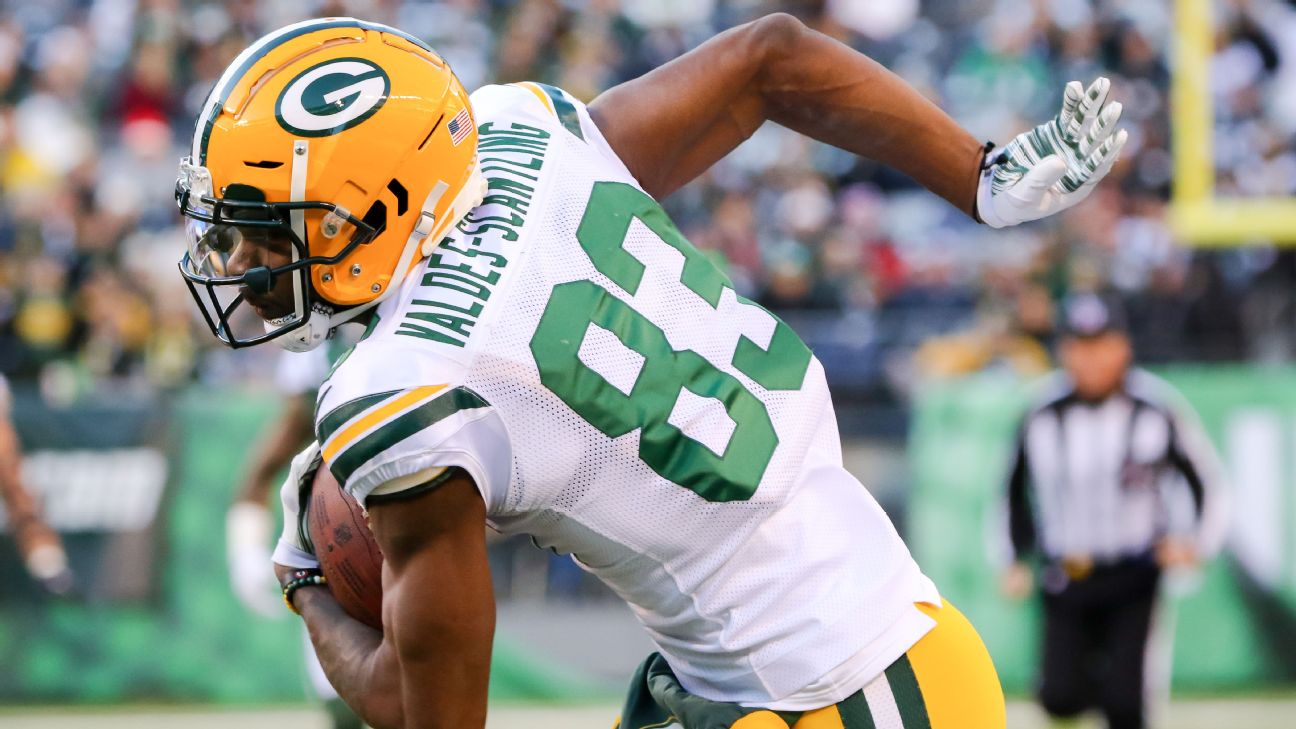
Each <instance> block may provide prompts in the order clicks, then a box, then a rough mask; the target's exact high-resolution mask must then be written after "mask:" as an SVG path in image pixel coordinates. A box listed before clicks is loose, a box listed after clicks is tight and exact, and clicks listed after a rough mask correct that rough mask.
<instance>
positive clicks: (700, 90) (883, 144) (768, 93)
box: [589, 13, 1126, 228]
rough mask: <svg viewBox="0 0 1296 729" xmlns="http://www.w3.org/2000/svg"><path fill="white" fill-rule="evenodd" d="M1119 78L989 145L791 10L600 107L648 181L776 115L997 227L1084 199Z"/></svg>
mask: <svg viewBox="0 0 1296 729" xmlns="http://www.w3.org/2000/svg"><path fill="white" fill-rule="evenodd" d="M1109 89H1110V83H1109V82H1108V81H1107V79H1104V78H1100V79H1098V80H1097V81H1095V82H1094V83H1093V84H1091V85H1090V86H1089V87H1088V88H1087V89H1086V88H1084V87H1083V86H1081V85H1080V83H1079V82H1076V81H1073V82H1071V83H1069V84H1067V87H1066V90H1065V93H1064V95H1063V100H1062V110H1061V111H1060V112H1059V113H1058V115H1057V116H1056V117H1054V118H1053V119H1050V120H1049V121H1046V122H1044V123H1043V124H1040V125H1039V126H1037V127H1036V128H1034V129H1032V130H1029V131H1027V132H1023V133H1022V134H1019V135H1017V137H1016V138H1014V139H1013V140H1012V141H1011V142H1009V143H1008V144H1007V145H1005V147H1004V150H1003V152H1002V153H999V154H996V155H995V157H994V159H993V160H992V162H993V163H992V164H991V165H989V167H988V169H987V170H985V171H984V172H983V170H982V165H983V163H985V162H986V161H987V160H986V159H985V154H984V147H983V146H982V145H981V144H980V143H978V142H977V140H976V139H974V138H973V137H972V135H970V134H968V133H967V131H965V130H964V129H963V128H962V127H960V126H959V125H958V124H957V123H956V122H955V121H954V120H953V119H951V118H950V117H949V115H947V114H946V113H945V112H943V111H941V110H940V108H938V107H937V106H936V105H935V104H933V103H931V102H930V101H928V100H927V99H925V98H924V97H923V96H922V95H921V94H919V93H918V92H917V91H916V90H915V89H914V88H913V87H911V86H910V85H909V84H907V83H905V82H904V81H903V80H901V79H900V77H898V76H896V75H895V74H893V73H891V72H890V71H888V70H887V69H885V68H883V67H882V66H880V65H878V64H877V63H875V62H873V61H872V60H871V59H869V58H868V57H867V56H864V55H863V54H860V53H857V52H856V51H854V50H852V49H851V48H849V47H847V46H845V45H843V44H841V43H838V42H837V41H835V40H833V39H831V38H829V37H828V36H825V35H823V34H821V33H817V32H815V31H813V30H810V29H809V28H807V27H805V26H804V25H802V24H801V22H800V21H798V20H796V19H795V18H793V17H792V16H790V15H785V14H781V13H779V14H774V15H768V16H766V17H764V18H761V19H760V20H757V21H754V22H751V23H748V24H746V25H742V26H739V27H737V28H734V29H732V30H729V31H726V32H724V33H721V34H720V35H718V36H716V37H715V38H712V39H711V40H709V41H707V42H706V43H703V44H702V45H700V46H698V47H697V48H696V49H694V50H692V51H690V52H688V53H686V54H684V55H683V56H680V57H679V58H677V59H675V60H674V61H671V62H670V63H668V64H666V65H664V66H662V67H661V68H658V69H655V70H653V71H652V72H650V73H647V74H645V75H644V76H642V77H640V78H637V79H634V80H632V81H627V82H626V83H623V84H621V85H619V86H616V87H614V88H612V89H609V90H608V91H607V92H605V93H603V94H602V95H600V96H599V97H598V98H597V99H594V101H593V102H592V103H591V104H590V106H589V110H590V115H591V117H592V118H593V119H594V122H595V123H596V124H597V125H598V127H599V130H600V131H602V132H603V136H604V137H605V138H606V139H607V140H608V144H610V145H611V146H612V149H613V151H615V152H616V153H617V156H619V157H620V158H621V160H622V161H623V162H625V165H626V167H627V168H629V170H630V172H631V173H632V174H633V175H634V176H635V178H636V179H637V180H638V181H639V184H640V185H642V186H643V188H644V189H645V190H647V191H648V193H649V194H650V195H653V196H654V197H662V196H665V195H669V194H670V193H671V192H674V191H675V190H677V189H678V188H680V187H681V186H683V185H684V184H686V183H687V182H689V181H690V180H692V179H693V178H694V177H697V176H698V175H699V174H701V173H702V172H703V171H705V170H706V169H707V168H708V167H710V166H711V165H712V164H715V162H716V161H718V160H719V159H720V158H721V157H724V156H725V155H726V154H728V153H729V152H731V151H732V150H733V149H734V148H735V147H737V146H738V145H739V144H740V143H742V141H743V140H745V139H747V138H748V137H750V136H751V135H752V133H753V132H755V131H756V129H757V128H759V127H760V125H761V124H763V123H764V122H766V121H773V122H777V123H779V124H782V125H783V126H785V127H788V128H789V129H792V130H795V131H797V132H800V133H802V134H804V135H806V136H808V137H811V138H813V139H817V140H819V141H821V142H825V143H827V144H831V145H833V146H836V147H840V148H841V149H844V150H847V151H849V152H854V153H855V154H857V155H860V156H861V157H867V158H869V159H872V160H876V161H878V162H881V163H883V164H885V165H888V166H889V167H893V168H895V169H897V170H900V171H901V172H904V173H905V174H907V175H909V176H910V177H912V178H913V179H915V180H917V181H918V182H919V183H920V184H921V185H923V186H924V187H926V188H927V189H928V190H931V191H932V192H934V193H936V194H937V195H940V196H941V197H943V198H945V199H946V200H948V201H949V202H950V203H952V204H953V205H954V206H955V207H957V208H958V209H960V210H962V211H963V212H965V213H967V214H968V215H971V216H973V217H975V218H977V219H978V220H980V221H983V222H985V223H987V224H988V225H990V226H992V227H995V228H1002V227H1005V226H1010V225H1017V224H1018V223H1023V222H1026V221H1029V220H1037V219H1039V218H1042V217H1045V216H1048V215H1053V214H1055V213H1058V212H1061V211H1062V210H1065V209H1067V208H1069V207H1071V206H1073V205H1076V204H1078V203H1079V202H1080V201H1082V200H1084V199H1085V197H1086V196H1088V195H1089V193H1090V192H1091V191H1092V190H1093V188H1094V186H1095V185H1096V184H1097V183H1098V181H1099V180H1101V179H1102V178H1103V177H1104V176H1105V175H1106V174H1107V172H1108V171H1109V170H1110V169H1111V167H1112V165H1113V164H1114V163H1115V161H1116V158H1117V157H1119V156H1120V150H1121V147H1122V146H1123V145H1124V143H1125V139H1126V133H1125V132H1124V131H1120V132H1116V131H1115V130H1116V122H1117V121H1118V120H1119V119H1120V114H1121V106H1120V104H1119V103H1116V102H1112V103H1107V102H1108V99H1107V92H1108V90H1109Z"/></svg>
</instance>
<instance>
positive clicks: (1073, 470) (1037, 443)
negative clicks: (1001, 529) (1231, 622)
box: [1008, 369, 1225, 563]
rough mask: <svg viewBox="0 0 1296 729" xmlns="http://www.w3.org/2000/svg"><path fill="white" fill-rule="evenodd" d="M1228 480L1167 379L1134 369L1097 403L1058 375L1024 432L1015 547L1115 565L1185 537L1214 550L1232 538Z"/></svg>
mask: <svg viewBox="0 0 1296 729" xmlns="http://www.w3.org/2000/svg"><path fill="white" fill-rule="evenodd" d="M1220 479H1221V469H1220V467H1219V464H1218V459H1217V457H1216V455H1215V452H1214V449H1213V448H1212V447H1211V445H1210V442H1209V441H1208V440H1207V439H1206V436H1205V434H1204V432H1203V431H1202V429H1201V427H1200V425H1199V423H1198V421H1197V418H1196V415H1195V413H1193V412H1192V410H1191V409H1190V408H1189V407H1188V406H1187V404H1186V403H1185V402H1184V400H1183V398H1182V396H1180V395H1179V393H1178V392H1177V391H1176V390H1174V388H1172V387H1171V386H1170V385H1169V384H1168V383H1166V382H1165V381H1163V380H1161V379H1159V378H1157V377H1155V376H1153V375H1152V374H1150V373H1148V372H1146V371H1143V370H1139V369H1132V370H1131V371H1130V372H1129V374H1128V375H1127V376H1126V379H1125V385H1124V387H1123V388H1122V389H1121V390H1120V391H1119V392H1117V393H1115V394H1113V395H1111V396H1110V397H1108V398H1106V399H1105V400H1102V401H1098V402H1088V401H1085V400H1082V399H1080V398H1079V397H1078V396H1077V395H1076V394H1075V391H1074V389H1073V386H1072V383H1071V380H1070V378H1069V377H1067V376H1066V375H1065V374H1058V375H1054V376H1053V377H1052V378H1051V379H1050V381H1049V382H1048V383H1047V384H1046V385H1045V387H1044V390H1043V393H1042V397H1040V398H1039V399H1038V400H1037V401H1036V404H1035V406H1034V407H1033V408H1032V409H1031V410H1030V412H1029V413H1028V414H1027V415H1026V417H1025V419H1024V420H1023V422H1022V425H1021V428H1020V430H1019V433H1018V442H1017V452H1016V457H1015V461H1014V464H1013V468H1012V471H1011V476H1010V477H1009V480H1008V508H1009V532H1010V535H1011V538H1012V546H1013V551H1014V553H1015V556H1016V557H1017V558H1019V559H1021V558H1024V557H1025V556H1026V555H1027V554H1029V553H1030V552H1031V551H1033V550H1034V549H1037V548H1038V549H1039V550H1040V551H1041V552H1043V554H1044V556H1045V557H1046V558H1048V559H1061V558H1064V557H1069V558H1075V557H1081V558H1087V559H1092V560H1094V561H1096V562H1099V563H1102V562H1114V561H1117V560H1120V559H1123V558H1126V557H1133V556H1137V555H1141V554H1145V553H1147V552H1148V551H1149V550H1151V549H1152V548H1153V547H1154V546H1155V544H1156V542H1157V540H1158V539H1160V538H1161V537H1162V536H1165V535H1167V534H1176V535H1180V536H1186V537H1189V538H1192V539H1194V540H1195V542H1196V546H1197V550H1198V552H1199V554H1201V555H1203V556H1208V555H1210V554H1213V553H1214V552H1216V551H1217V550H1218V548H1219V546H1220V543H1221V542H1222V541H1223V538H1224V530H1225V524H1224V523H1223V522H1224V514H1223V504H1222V494H1221V486H1220Z"/></svg>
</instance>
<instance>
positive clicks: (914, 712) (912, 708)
mask: <svg viewBox="0 0 1296 729" xmlns="http://www.w3.org/2000/svg"><path fill="white" fill-rule="evenodd" d="M886 677H887V682H888V683H890V684H891V695H892V696H894V697H895V702H896V707H897V708H898V709H900V719H901V721H902V722H903V723H904V729H931V719H929V718H928V717H927V702H926V701H924V700H923V695H922V688H921V687H919V686H918V677H917V676H915V675H914V671H913V664H911V663H909V656H900V660H898V661H896V662H895V663H892V664H891V667H890V668H888V669H887V670H886Z"/></svg>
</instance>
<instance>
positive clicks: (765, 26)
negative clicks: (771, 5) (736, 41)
mask: <svg viewBox="0 0 1296 729" xmlns="http://www.w3.org/2000/svg"><path fill="white" fill-rule="evenodd" d="M748 32H749V33H750V34H751V38H752V42H753V43H754V44H755V45H756V47H757V48H758V49H759V57H760V58H763V59H765V60H766V62H769V61H771V60H776V59H780V58H788V57H790V56H792V55H794V54H795V53H796V49H797V46H798V44H800V42H801V39H802V38H804V37H805V34H806V33H807V32H809V28H807V27H806V25H805V23H802V22H801V21H800V20H798V19H797V18H796V17H795V16H793V15H789V14H787V13H771V14H769V15H766V16H764V17H762V18H760V19H759V20H754V21H752V22H751V23H750V24H749V25H748Z"/></svg>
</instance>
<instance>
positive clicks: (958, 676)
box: [906, 602, 1007, 729]
mask: <svg viewBox="0 0 1296 729" xmlns="http://www.w3.org/2000/svg"><path fill="white" fill-rule="evenodd" d="M918 607H919V609H921V610H922V611H923V612H925V613H927V615H929V616H931V617H932V618H933V619H935V620H936V627H935V628H933V629H932V631H931V632H930V633H928V634H927V635H926V636H924V637H923V639H922V640H920V641H918V643H917V644H915V645H914V647H913V648H910V649H909V652H908V653H907V654H906V657H907V658H908V659H909V664H910V666H912V668H913V675H914V678H915V679H917V682H918V687H919V688H920V689H921V691H922V701H923V703H924V705H925V707H926V711H927V717H928V719H929V721H930V726H931V729H1004V726H1005V724H1006V723H1007V719H1006V717H1005V709H1004V695H1003V688H1002V687H1001V686H1000V684H999V674H998V673H997V672H996V671H995V667H994V662H993V661H991V660H990V653H989V652H988V651H987V650H986V647H985V643H983V642H982V641H981V636H980V635H978V634H977V632H976V628H973V627H972V624H971V623H970V622H968V619H967V618H966V617H964V616H963V613H961V612H959V611H958V609H957V608H955V607H954V606H953V605H951V604H949V603H948V602H946V603H944V604H942V605H941V606H940V607H935V606H931V605H922V604H920V605H919V606H918Z"/></svg>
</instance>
